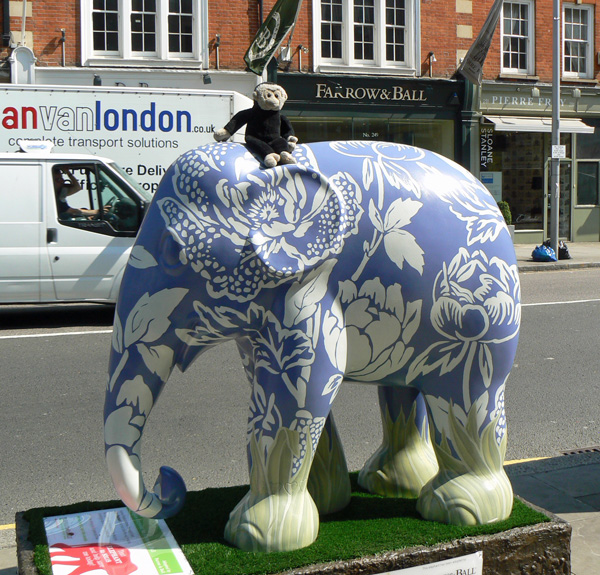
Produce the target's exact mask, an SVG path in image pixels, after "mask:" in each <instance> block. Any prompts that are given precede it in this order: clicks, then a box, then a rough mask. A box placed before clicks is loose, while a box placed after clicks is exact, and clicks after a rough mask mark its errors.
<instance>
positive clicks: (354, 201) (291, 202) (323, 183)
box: [248, 165, 363, 277]
mask: <svg viewBox="0 0 600 575" xmlns="http://www.w3.org/2000/svg"><path fill="white" fill-rule="evenodd" d="M269 172H271V173H272V177H271V181H270V182H268V183H267V185H266V186H265V185H264V182H262V185H257V186H253V189H252V191H251V194H250V198H249V211H248V213H249V214H256V215H259V216H260V217H251V219H252V221H253V225H252V226H251V228H250V232H249V240H250V243H251V245H252V248H253V251H254V253H255V254H256V256H257V257H258V258H259V259H260V261H261V263H262V264H263V265H264V266H265V267H266V268H267V270H269V272H270V273H272V274H274V275H275V276H277V277H289V276H292V275H295V274H298V273H302V272H304V271H307V270H310V269H312V268H313V267H315V266H317V265H318V264H320V263H321V262H323V261H324V260H325V259H327V258H329V257H332V256H334V255H336V254H338V253H340V251H341V250H342V247H343V245H344V239H345V238H347V237H349V236H350V235H352V234H356V233H357V232H358V223H359V220H360V218H361V216H362V213H363V209H362V207H361V201H362V192H361V188H360V186H359V184H358V183H357V182H356V181H355V180H354V178H352V176H351V175H350V174H347V173H343V172H339V173H337V174H335V175H334V176H332V177H330V178H327V177H326V176H325V175H323V174H322V173H320V172H318V171H315V170H313V169H312V168H307V167H302V166H298V165H291V166H285V167H279V168H274V169H272V170H269Z"/></svg>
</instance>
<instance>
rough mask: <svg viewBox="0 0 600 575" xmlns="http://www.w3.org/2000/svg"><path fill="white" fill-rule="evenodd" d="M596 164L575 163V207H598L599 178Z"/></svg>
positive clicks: (597, 164) (598, 165)
mask: <svg viewBox="0 0 600 575" xmlns="http://www.w3.org/2000/svg"><path fill="white" fill-rule="evenodd" d="M599 167H600V164H599V163H598V162H581V161H580V162H577V205H578V206H596V205H598V204H599V203H600V202H599V199H598V190H599V182H600V178H599V177H598V176H599V173H600V170H599Z"/></svg>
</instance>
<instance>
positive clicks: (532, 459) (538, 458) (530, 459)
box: [504, 457, 551, 465]
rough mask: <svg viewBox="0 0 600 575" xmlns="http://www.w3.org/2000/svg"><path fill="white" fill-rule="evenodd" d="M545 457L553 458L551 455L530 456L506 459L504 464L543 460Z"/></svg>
mask: <svg viewBox="0 0 600 575" xmlns="http://www.w3.org/2000/svg"><path fill="white" fill-rule="evenodd" d="M544 459H551V457H530V458H529V459H513V460H511V461H505V462H504V465H514V464H515V463H528V462H529V461H543V460H544Z"/></svg>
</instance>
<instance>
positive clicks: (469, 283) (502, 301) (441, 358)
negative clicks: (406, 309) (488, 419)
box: [407, 248, 521, 408]
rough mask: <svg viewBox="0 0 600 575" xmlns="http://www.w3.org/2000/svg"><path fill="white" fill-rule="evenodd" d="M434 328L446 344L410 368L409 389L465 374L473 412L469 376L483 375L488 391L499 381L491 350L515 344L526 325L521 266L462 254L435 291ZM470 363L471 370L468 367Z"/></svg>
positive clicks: (440, 278) (442, 274) (440, 277)
mask: <svg viewBox="0 0 600 575" xmlns="http://www.w3.org/2000/svg"><path fill="white" fill-rule="evenodd" d="M430 315H431V323H432V325H433V327H434V329H435V330H436V332H437V333H438V334H439V335H440V336H442V338H441V339H440V340H439V341H437V342H436V343H434V344H432V345H430V346H429V347H428V348H427V350H426V351H425V352H423V353H422V354H420V355H419V356H418V357H417V358H416V359H415V361H414V362H413V364H412V365H411V366H410V368H409V372H408V376H407V383H411V382H412V381H414V380H415V379H416V378H417V377H418V376H420V375H427V374H429V373H431V372H433V371H436V370H439V373H440V375H444V374H446V373H449V372H451V371H453V370H456V369H459V367H460V370H459V371H460V372H461V373H462V374H463V393H464V401H465V405H466V406H467V408H468V407H469V406H470V403H471V402H470V396H469V374H471V376H472V375H473V373H474V372H473V369H476V370H478V373H479V375H480V376H481V378H482V380H483V382H484V384H485V387H489V385H490V383H491V381H492V376H493V364H492V353H491V346H493V345H496V344H499V343H503V342H507V341H509V340H511V339H513V338H515V337H516V336H517V334H518V332H519V325H520V320H521V304H520V288H519V281H518V272H517V268H516V266H514V265H513V266H509V265H508V264H507V263H506V262H504V261H502V260H500V259H499V258H495V257H494V258H492V259H490V260H488V257H487V256H486V255H485V254H484V253H483V252H481V251H479V250H477V251H474V252H473V253H469V252H468V250H466V249H465V248H461V250H460V251H459V253H458V254H457V255H456V256H455V257H454V259H453V260H452V261H451V262H450V264H449V265H445V266H444V269H443V270H442V271H441V272H440V273H439V274H438V276H437V278H436V281H435V285H434V291H433V305H432V307H431V314H430ZM464 362H469V363H470V365H466V367H462V366H463V364H464Z"/></svg>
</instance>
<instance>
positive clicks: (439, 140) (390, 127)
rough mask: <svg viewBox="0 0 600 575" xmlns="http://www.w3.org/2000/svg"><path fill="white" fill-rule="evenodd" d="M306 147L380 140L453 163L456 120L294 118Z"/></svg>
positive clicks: (295, 125) (299, 137)
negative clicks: (313, 143)
mask: <svg viewBox="0 0 600 575" xmlns="http://www.w3.org/2000/svg"><path fill="white" fill-rule="evenodd" d="M288 118H289V119H290V121H291V122H292V124H293V126H294V131H295V132H296V136H298V139H299V140H300V142H302V143H309V142H322V141H335V140H377V141H385V142H396V143H398V144H409V145H411V146H418V147H420V148H425V149H427V150H431V151H433V152H437V153H438V154H442V155H443V156H446V157H447V158H450V159H451V160H453V159H454V157H455V152H454V121H453V120H397V121H389V120H387V119H385V120H382V119H381V118H377V117H372V118H368V117H362V118H361V117H355V118H350V117H320V116H319V117H303V116H296V117H293V116H290V115H289V114H288Z"/></svg>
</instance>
